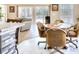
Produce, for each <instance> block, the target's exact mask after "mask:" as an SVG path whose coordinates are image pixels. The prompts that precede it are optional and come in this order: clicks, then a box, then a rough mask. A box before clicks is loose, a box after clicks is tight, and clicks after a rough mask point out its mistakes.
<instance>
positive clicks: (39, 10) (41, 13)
mask: <svg viewBox="0 0 79 59" xmlns="http://www.w3.org/2000/svg"><path fill="white" fill-rule="evenodd" d="M35 11H36V21H37V22H38V21H41V22H43V21H44V18H45V16H47V15H49V7H48V6H40V7H36V8H35Z"/></svg>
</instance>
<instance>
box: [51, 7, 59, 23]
mask: <svg viewBox="0 0 79 59" xmlns="http://www.w3.org/2000/svg"><path fill="white" fill-rule="evenodd" d="M50 16H51V20H50V21H51V23H54V21H55V20H56V19H59V11H52V5H51V7H50Z"/></svg>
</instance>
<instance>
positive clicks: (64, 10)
mask: <svg viewBox="0 0 79 59" xmlns="http://www.w3.org/2000/svg"><path fill="white" fill-rule="evenodd" d="M59 7H60V18H61V19H63V20H64V22H66V23H73V5H72V4H61V5H60V6H59Z"/></svg>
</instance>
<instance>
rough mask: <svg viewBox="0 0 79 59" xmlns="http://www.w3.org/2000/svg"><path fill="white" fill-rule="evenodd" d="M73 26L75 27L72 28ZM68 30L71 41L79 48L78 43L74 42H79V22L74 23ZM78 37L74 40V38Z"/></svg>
mask: <svg viewBox="0 0 79 59" xmlns="http://www.w3.org/2000/svg"><path fill="white" fill-rule="evenodd" d="M71 28H73V29H71ZM71 28H70V29H69V30H68V32H67V36H68V37H69V38H70V39H67V40H68V41H69V42H70V43H72V44H74V45H75V47H76V48H78V46H77V44H75V43H74V41H76V42H78V39H77V38H78V34H79V24H76V25H74V26H73V27H71ZM74 37H75V38H76V39H74V40H73V38H74Z"/></svg>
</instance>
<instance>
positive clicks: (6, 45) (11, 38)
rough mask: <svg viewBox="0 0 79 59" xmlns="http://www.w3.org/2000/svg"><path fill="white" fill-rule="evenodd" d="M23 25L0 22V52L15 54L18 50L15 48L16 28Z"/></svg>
mask: <svg viewBox="0 0 79 59" xmlns="http://www.w3.org/2000/svg"><path fill="white" fill-rule="evenodd" d="M23 25H24V24H22V23H3V24H0V54H15V53H17V52H18V51H17V49H16V48H17V47H16V42H17V38H16V30H17V29H18V28H19V27H21V26H23ZM17 36H18V34H17Z"/></svg>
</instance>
